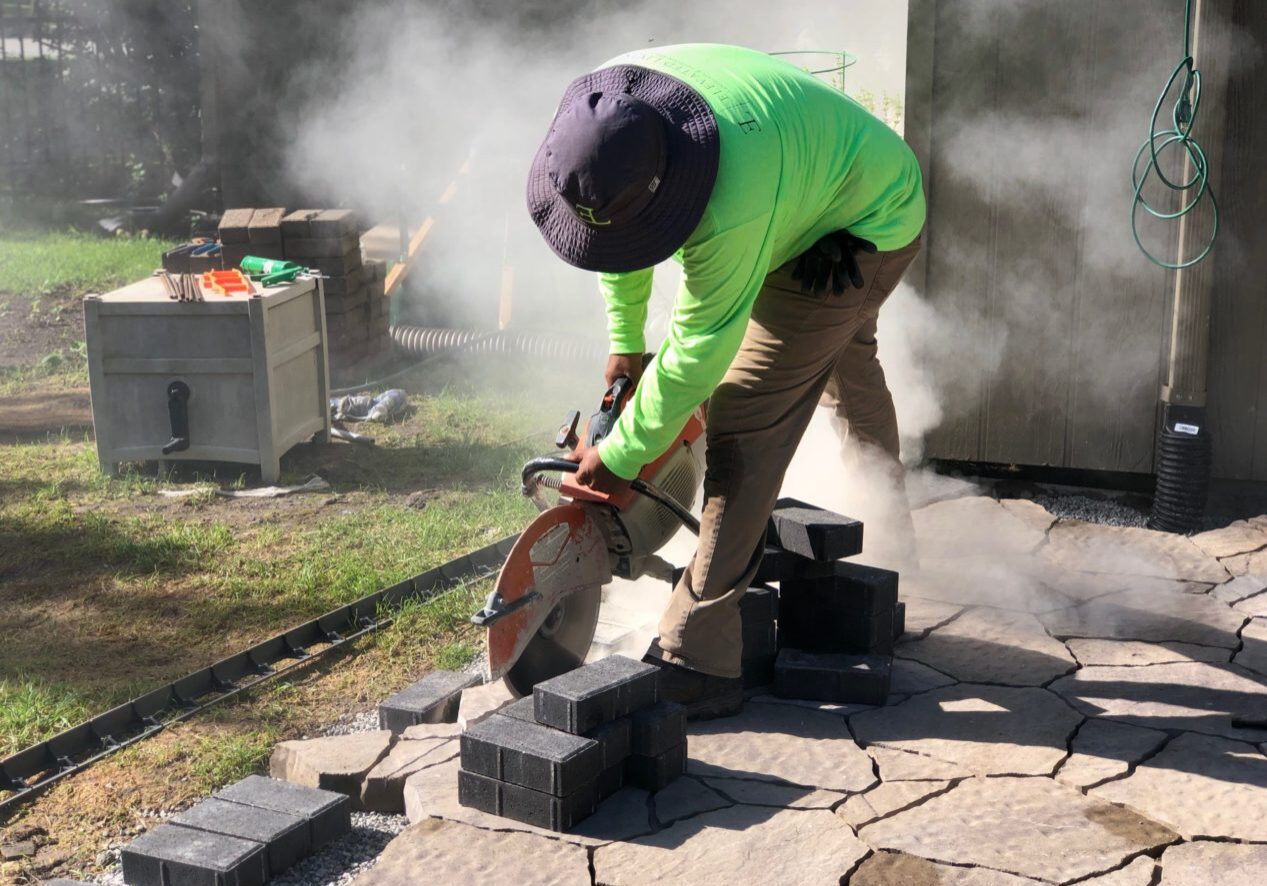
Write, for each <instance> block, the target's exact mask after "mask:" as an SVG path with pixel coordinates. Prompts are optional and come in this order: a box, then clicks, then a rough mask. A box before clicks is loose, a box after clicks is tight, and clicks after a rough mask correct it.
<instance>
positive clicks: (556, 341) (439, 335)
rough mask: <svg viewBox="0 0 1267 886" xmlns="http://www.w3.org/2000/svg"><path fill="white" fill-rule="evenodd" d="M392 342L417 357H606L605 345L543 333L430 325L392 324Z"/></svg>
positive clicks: (584, 359)
mask: <svg viewBox="0 0 1267 886" xmlns="http://www.w3.org/2000/svg"><path fill="white" fill-rule="evenodd" d="M391 335H392V340H393V341H394V342H396V345H397V346H398V347H400V348H402V349H403V350H405V351H408V352H409V353H411V354H415V355H417V356H420V357H425V356H429V355H431V354H439V353H445V352H449V351H461V352H464V353H468V354H522V355H525V356H529V357H536V358H539V359H544V360H553V361H558V362H568V363H582V362H587V361H588V362H591V363H593V362H598V361H602V360H604V359H605V358H606V357H607V348H606V346H605V345H603V344H601V343H597V342H592V341H586V340H584V339H578V338H573V337H571V336H565V335H555V334H551V333H547V332H507V331H499V332H486V331H481V330H478V329H444V328H439V327H434V326H393V327H392V328H391Z"/></svg>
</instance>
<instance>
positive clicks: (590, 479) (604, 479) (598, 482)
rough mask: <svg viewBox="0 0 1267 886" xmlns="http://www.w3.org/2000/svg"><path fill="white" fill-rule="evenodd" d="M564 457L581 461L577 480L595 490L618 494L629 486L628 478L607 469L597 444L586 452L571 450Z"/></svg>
mask: <svg viewBox="0 0 1267 886" xmlns="http://www.w3.org/2000/svg"><path fill="white" fill-rule="evenodd" d="M563 457H564V458H566V459H567V460H568V461H574V462H579V463H580V467H578V468H577V469H576V481H577V482H578V483H581V484H582V485H585V486H588V487H589V488H590V489H593V490H594V491H595V492H602V493H604V494H606V495H616V494H618V493H621V492H624V491H625V490H626V489H628V488H629V481H628V480H626V479H625V478H624V477H618V476H617V475H615V474H613V473H612V472H611V471H609V470H608V469H607V465H605V464H603V459H602V457H600V456H599V454H598V447H597V446H591V447H590V448H589V449H586V450H585V451H584V452H569V453H568V454H567V455H565V456H563Z"/></svg>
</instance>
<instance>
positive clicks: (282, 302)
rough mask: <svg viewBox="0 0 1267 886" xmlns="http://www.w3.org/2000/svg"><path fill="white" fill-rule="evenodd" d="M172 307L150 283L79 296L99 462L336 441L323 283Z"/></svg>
mask: <svg viewBox="0 0 1267 886" xmlns="http://www.w3.org/2000/svg"><path fill="white" fill-rule="evenodd" d="M254 289H255V290H256V291H255V293H253V294H245V293H233V294H230V295H221V294H218V293H214V292H211V291H208V290H204V291H203V295H204V299H205V300H204V301H192V302H190V301H176V300H173V299H171V298H169V297H168V295H167V290H166V289H165V287H164V286H163V283H162V281H161V280H159V279H158V278H157V277H150V278H147V279H145V280H141V281H139V282H137V283H133V284H132V285H130V286H125V287H123V288H122V289H117V290H115V291H114V292H110V293H107V294H105V295H89V296H87V297H85V299H84V335H85V340H86V344H87V348H88V379H89V384H90V386H91V389H92V420H93V425H94V427H95V430H96V437H97V457H98V459H99V460H100V462H101V468H102V470H104V471H106V472H107V473H109V474H111V475H113V474H115V473H116V472H117V471H118V466H119V464H120V463H121V462H136V461H159V462H160V463H166V462H169V461H223V462H237V463H243V464H252V465H259V467H260V478H261V479H262V480H263V481H264V482H265V483H275V482H276V481H277V478H278V472H279V468H278V461H279V459H280V458H281V456H282V454H283V453H285V452H286V451H287V450H289V449H290V448H291V447H292V446H294V445H295V444H296V443H300V442H302V441H304V440H307V439H309V438H310V437H312V435H313V434H316V433H320V434H321V439H322V440H327V441H328V440H329V435H330V410H329V403H328V401H329V387H330V380H329V369H328V366H327V361H326V324H325V307H324V299H323V297H322V291H321V287H320V284H319V281H318V280H316V279H314V278H312V277H304V276H301V277H299V278H298V279H296V280H295V282H294V283H291V284H287V285H282V286H273V287H269V288H267V289H261V288H260V287H259V286H258V285H256V286H255V287H254Z"/></svg>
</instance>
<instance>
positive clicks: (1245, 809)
mask: <svg viewBox="0 0 1267 886" xmlns="http://www.w3.org/2000/svg"><path fill="white" fill-rule="evenodd" d="M1091 793H1092V794H1094V795H1095V796H1097V797H1102V798H1104V799H1105V800H1110V801H1112V802H1114V803H1122V804H1125V805H1127V806H1130V807H1131V808H1133V809H1137V810H1139V811H1140V812H1142V813H1143V814H1144V815H1147V816H1149V817H1150V818H1153V819H1155V820H1157V821H1160V822H1164V823H1165V824H1167V825H1170V826H1171V827H1173V828H1174V829H1175V830H1177V831H1179V832H1180V833H1181V834H1183V835H1184V837H1186V838H1188V839H1195V838H1198V837H1229V838H1233V839H1241V840H1257V841H1260V842H1264V841H1267V758H1264V757H1263V755H1262V754H1260V753H1258V751H1257V749H1256V748H1254V746H1253V745H1248V744H1245V743H1244V742H1239V741H1229V740H1228V739H1225V738H1215V737H1214V736H1210V735H1193V734H1190V733H1189V734H1184V735H1180V736H1179V737H1178V738H1176V739H1175V740H1174V741H1172V742H1171V743H1170V744H1168V745H1166V747H1165V748H1163V749H1162V751H1161V753H1159V754H1158V755H1157V756H1155V757H1152V758H1151V759H1148V760H1145V761H1144V762H1143V763H1141V764H1140V765H1139V766H1138V767H1137V768H1136V770H1135V771H1134V772H1133V773H1131V775H1130V776H1128V777H1127V778H1124V779H1121V780H1120V781H1111V782H1108V783H1107V784H1103V785H1100V786H1099V787H1097V788H1093V789H1092V790H1091Z"/></svg>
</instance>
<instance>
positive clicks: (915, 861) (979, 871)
mask: <svg viewBox="0 0 1267 886" xmlns="http://www.w3.org/2000/svg"><path fill="white" fill-rule="evenodd" d="M1041 882H1042V881H1041V880H1031V879H1030V878H1029V877H1018V876H1016V875H1015V874H1005V873H1003V872H1002V871H991V870H988V869H986V868H960V867H955V866H954V865H948V864H938V863H937V862H935V861H929V860H928V859H926V858H920V857H919V856H916V855H907V854H906V853H905V852H877V853H875V854H874V855H872V856H871V857H870V858H868V859H867V860H866V861H864V862H863V863H862V864H860V865H858V870H856V871H854V875H853V876H852V877H850V878H849V886H1028V884H1031V883H1034V884H1036V883H1041Z"/></svg>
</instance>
